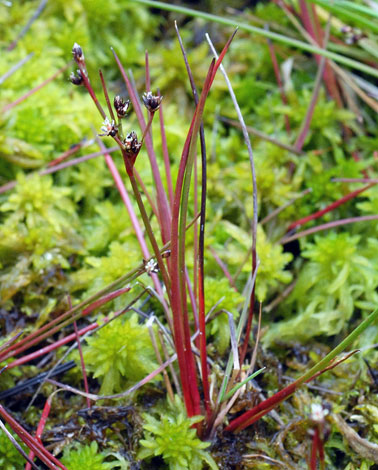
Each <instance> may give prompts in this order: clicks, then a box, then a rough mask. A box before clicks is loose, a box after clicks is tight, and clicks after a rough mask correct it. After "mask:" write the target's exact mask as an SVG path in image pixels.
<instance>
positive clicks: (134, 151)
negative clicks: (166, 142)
mask: <svg viewBox="0 0 378 470" xmlns="http://www.w3.org/2000/svg"><path fill="white" fill-rule="evenodd" d="M123 145H124V147H125V150H126V153H127V154H128V155H129V156H131V157H135V156H136V155H138V152H139V150H140V148H141V147H142V142H138V137H137V135H136V132H134V131H131V132H130V134H127V136H126V137H125V139H124V141H123Z"/></svg>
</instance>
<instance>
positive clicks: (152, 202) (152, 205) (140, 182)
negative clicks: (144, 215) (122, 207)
mask: <svg viewBox="0 0 378 470" xmlns="http://www.w3.org/2000/svg"><path fill="white" fill-rule="evenodd" d="M133 171H134V175H135V178H136V180H137V181H138V184H139V186H140V187H141V189H142V192H143V194H144V195H145V196H146V199H147V201H148V204H149V205H150V207H151V210H152V212H153V214H154V216H155V217H156V220H159V212H158V209H157V207H156V205H155V203H154V201H153V199H152V196H151V194H150V193H149V191H148V189H147V187H146V185H145V184H144V181H143V178H142V177H141V176H140V174H139V173H138V172H137V170H136V169H135V167H134V169H133Z"/></svg>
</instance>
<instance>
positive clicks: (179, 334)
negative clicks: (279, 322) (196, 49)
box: [170, 61, 214, 417]
mask: <svg viewBox="0 0 378 470" xmlns="http://www.w3.org/2000/svg"><path fill="white" fill-rule="evenodd" d="M213 67H214V61H213V63H212V65H211V67H210V70H209V72H208V76H207V78H206V82H205V85H204V89H203V91H202V95H201V98H202V100H200V103H199V104H198V105H197V107H196V111H195V114H194V116H193V120H192V122H191V125H190V129H189V132H188V135H187V138H186V141H185V144H184V148H183V152H182V157H181V160H180V165H179V170H178V176H177V180H176V189H175V197H174V200H173V208H172V228H171V236H172V243H171V265H170V273H171V280H172V311H173V322H174V340H175V346H176V352H177V356H178V363H179V369H180V377H181V383H182V388H183V394H184V401H185V406H186V411H187V414H188V416H189V417H191V416H195V415H198V414H200V409H199V392H198V388H197V383H196V380H195V363H194V358H193V355H192V353H191V346H190V338H189V346H188V339H187V337H186V336H187V333H188V331H187V330H188V325H187V327H186V328H185V326H184V323H185V321H187V312H186V293H185V281H184V270H185V259H183V256H184V253H182V252H185V246H184V250H182V239H183V234H181V237H180V235H179V218H180V202H181V200H182V194H183V182H184V177H185V171H186V167H187V161H188V156H189V149H190V143H191V139H192V138H193V135H194V133H193V130H194V125H195V121H196V117H197V114H198V109H200V108H199V107H200V104H201V106H202V108H203V106H204V99H205V97H206V93H207V92H208V90H209V84H210V79H211V71H212V68H213ZM205 86H206V87H207V88H208V89H207V90H206V88H205ZM197 121H198V119H197ZM197 127H198V125H197ZM196 137H197V136H196ZM195 140H196V139H195ZM187 192H188V191H187ZM181 210H182V208H181ZM184 242H185V239H184ZM180 245H181V246H180ZM180 251H181V253H180ZM180 255H181V256H180ZM183 261H184V264H183ZM183 297H184V298H183ZM188 368H190V369H191V372H190V373H189V370H188ZM193 371H194V373H193ZM193 380H194V384H193ZM193 395H194V396H193Z"/></svg>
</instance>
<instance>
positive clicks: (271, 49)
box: [266, 26, 291, 135]
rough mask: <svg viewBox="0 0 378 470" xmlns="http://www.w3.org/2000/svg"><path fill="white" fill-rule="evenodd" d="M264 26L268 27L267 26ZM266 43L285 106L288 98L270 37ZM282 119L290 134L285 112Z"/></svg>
mask: <svg viewBox="0 0 378 470" xmlns="http://www.w3.org/2000/svg"><path fill="white" fill-rule="evenodd" d="M266 28H267V29H269V28H268V26H267V27H266ZM267 43H268V48H269V55H270V59H271V61H272V65H273V70H274V75H275V77H276V81H277V85H278V89H279V90H280V95H281V101H282V103H283V104H284V105H285V106H287V104H288V100H287V96H286V93H285V89H284V87H283V82H282V79H281V72H280V68H279V65H278V61H277V56H276V51H275V48H274V45H273V42H272V40H271V39H269V38H268V39H267ZM284 119H285V127H286V132H287V134H288V135H290V132H291V129H290V120H289V116H288V115H287V114H285V116H284Z"/></svg>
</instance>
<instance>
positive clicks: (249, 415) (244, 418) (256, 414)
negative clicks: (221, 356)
mask: <svg viewBox="0 0 378 470" xmlns="http://www.w3.org/2000/svg"><path fill="white" fill-rule="evenodd" d="M377 318H378V308H377V309H376V310H374V312H372V313H371V314H370V315H369V316H368V317H367V318H366V319H365V320H363V321H362V322H361V323H360V324H359V325H358V326H357V327H356V328H355V329H354V330H353V331H352V332H351V333H350V334H349V335H348V336H347V337H346V338H345V339H344V340H343V341H341V343H340V344H338V345H337V346H336V347H335V348H334V349H333V350H332V351H331V352H329V353H328V354H327V355H326V356H325V357H324V358H323V359H321V360H320V361H319V362H318V363H317V364H315V365H314V366H313V367H311V368H310V369H309V370H308V371H307V372H306V373H305V374H303V375H302V376H301V377H299V378H298V379H297V380H296V381H295V382H293V383H291V384H290V385H288V386H287V387H285V388H284V389H282V390H280V391H279V392H277V393H275V394H274V395H273V396H271V397H270V398H267V399H266V400H264V401H263V402H261V403H259V404H258V405H257V406H255V407H254V408H252V409H251V410H248V411H246V412H244V413H243V414H242V415H241V416H239V417H238V418H236V419H234V420H233V421H231V423H230V424H229V425H228V426H227V427H226V428H225V430H226V431H230V432H235V431H236V432H238V431H241V430H243V429H245V428H246V427H248V426H250V425H251V424H253V423H254V422H256V421H258V420H259V419H260V418H262V417H263V416H264V415H266V414H267V413H269V411H271V410H273V409H274V408H275V407H276V406H278V405H279V404H280V403H281V402H282V401H284V400H286V398H288V397H289V396H291V395H292V394H293V393H294V392H295V391H296V390H297V389H298V388H299V387H300V386H301V385H303V384H305V383H307V382H310V381H311V380H313V379H314V378H316V377H318V376H319V375H320V374H322V373H323V372H324V371H326V370H330V369H331V368H333V367H336V366H337V365H338V364H340V363H341V362H342V361H344V360H345V359H347V358H348V357H350V356H351V354H354V353H355V352H357V351H352V352H351V353H349V354H347V355H346V356H345V357H343V358H341V359H340V360H338V361H336V362H335V361H334V360H335V358H336V356H337V355H339V354H340V353H341V352H343V351H344V350H345V349H346V348H347V347H348V346H350V345H351V344H352V343H353V342H354V341H355V340H356V339H357V338H358V336H359V335H360V334H361V333H362V332H363V331H365V330H366V328H368V327H369V326H370V325H371V324H372V323H374V322H375V321H376V320H377Z"/></svg>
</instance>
